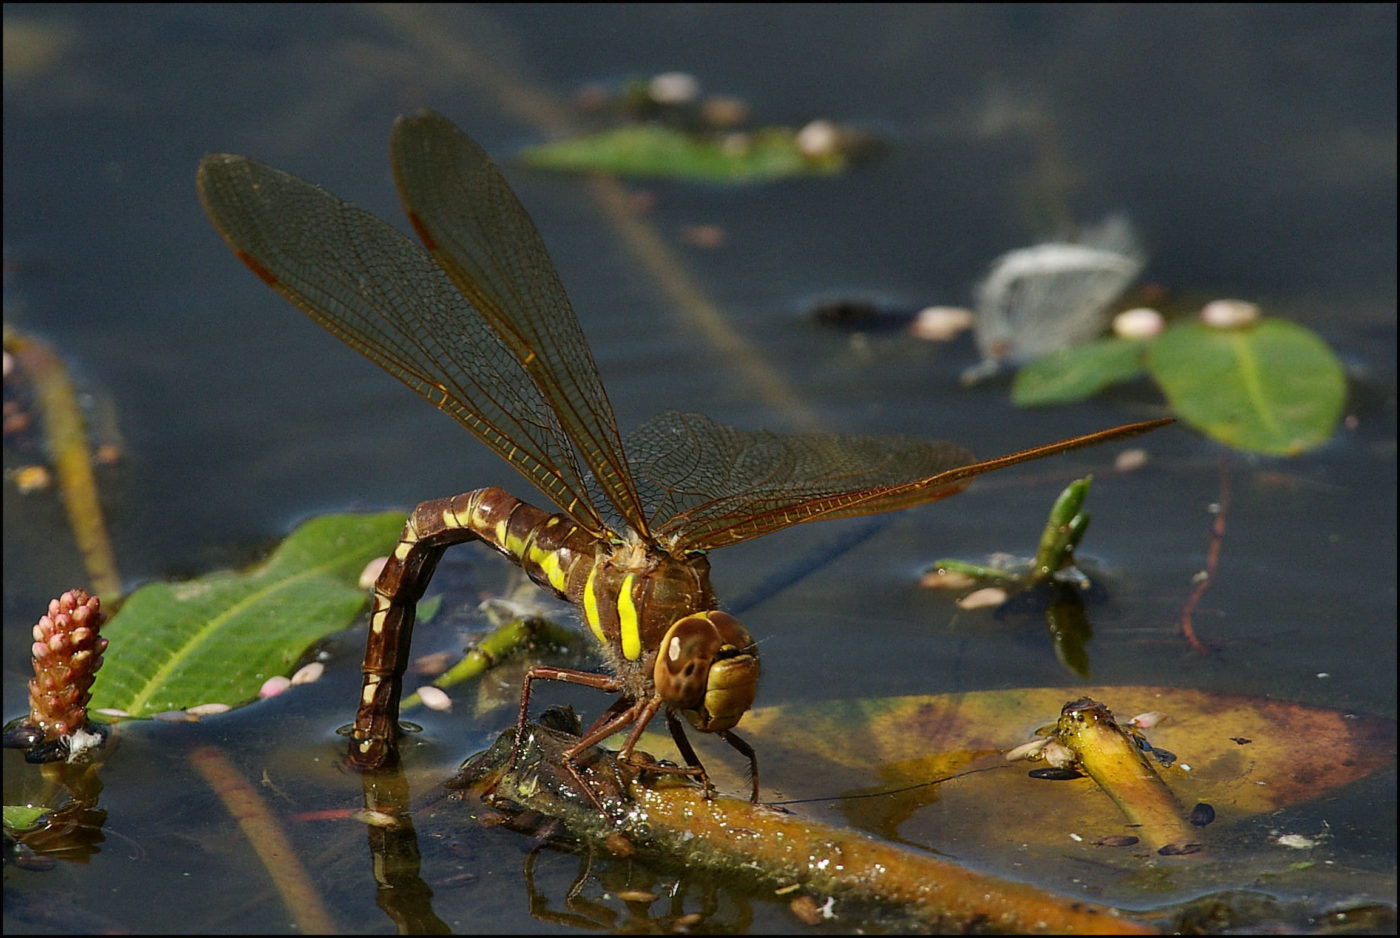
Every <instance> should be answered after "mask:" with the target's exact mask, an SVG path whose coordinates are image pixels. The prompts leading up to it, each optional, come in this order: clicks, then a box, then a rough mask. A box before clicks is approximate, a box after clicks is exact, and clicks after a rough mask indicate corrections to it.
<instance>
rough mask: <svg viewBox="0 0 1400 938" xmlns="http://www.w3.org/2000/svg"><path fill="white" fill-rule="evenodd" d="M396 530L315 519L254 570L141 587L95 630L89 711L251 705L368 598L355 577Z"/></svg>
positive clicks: (360, 519)
mask: <svg viewBox="0 0 1400 938" xmlns="http://www.w3.org/2000/svg"><path fill="white" fill-rule="evenodd" d="M402 526H403V515H402V514H399V513H396V512H395V513H385V514H376V515H329V516H326V517H322V518H314V519H312V520H311V521H308V522H306V523H305V524H303V525H302V526H301V527H299V528H297V529H296V530H295V531H294V532H292V534H291V535H290V536H289V537H288V538H287V539H286V540H285V541H283V542H282V544H281V546H279V547H278V548H277V550H276V551H275V552H274V553H273V555H272V556H271V557H270V558H268V560H267V561H266V562H265V563H263V564H262V565H260V566H259V567H257V568H256V569H254V570H252V571H249V572H246V573H232V572H227V571H224V572H219V573H212V574H209V575H208V576H205V577H201V578H200V579H197V580H192V581H190V582H186V583H175V584H168V583H155V584H151V585H149V586H144V587H142V588H141V589H139V590H137V591H136V592H135V593H133V594H132V595H131V597H130V598H129V599H127V601H126V603H125V604H124V605H123V606H122V609H121V611H120V612H119V613H118V614H117V615H116V616H114V617H113V618H112V621H111V622H110V623H108V624H107V625H106V626H104V627H103V630H102V634H103V635H104V636H106V637H107V638H108V640H109V641H110V644H109V646H108V649H107V654H106V664H105V665H104V666H103V669H102V671H101V673H99V674H98V676H97V683H96V685H95V686H94V688H93V700H92V704H91V706H92V707H93V708H94V709H96V708H115V709H118V710H124V711H126V712H127V713H130V714H131V715H132V716H150V715H152V714H154V713H159V712H161V711H165V710H178V709H184V708H187V707H191V706H195V705H198V704H205V703H225V704H228V705H230V706H237V705H238V704H241V703H243V702H245V701H248V700H250V699H252V698H254V697H256V696H257V692H258V688H259V686H260V685H261V684H262V682H263V681H265V680H266V679H267V678H269V677H272V676H274V675H278V674H286V673H287V672H288V671H289V670H290V669H291V666H292V665H293V664H295V663H296V662H297V660H298V659H299V658H300V657H301V656H302V654H303V653H304V652H305V651H306V649H307V647H308V646H309V645H311V644H312V643H313V642H315V641H316V640H317V639H319V638H320V637H322V636H324V635H327V634H329V633H331V632H335V631H338V630H340V629H343V628H346V627H348V626H349V625H350V624H351V622H352V621H353V620H354V617H355V616H356V615H357V614H358V612H359V611H360V610H361V609H362V608H363V607H364V605H365V599H366V597H367V593H366V591H365V590H363V589H361V588H360V587H359V586H358V584H357V580H358V578H359V575H360V571H361V570H362V569H363V568H364V566H365V564H366V563H368V562H369V561H370V560H372V559H373V558H374V557H376V556H378V555H381V554H383V553H385V552H386V551H387V550H388V549H389V548H390V547H392V546H393V544H394V543H395V540H396V538H397V537H398V534H399V531H400V529H401V528H402Z"/></svg>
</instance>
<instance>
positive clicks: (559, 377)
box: [392, 111, 646, 534]
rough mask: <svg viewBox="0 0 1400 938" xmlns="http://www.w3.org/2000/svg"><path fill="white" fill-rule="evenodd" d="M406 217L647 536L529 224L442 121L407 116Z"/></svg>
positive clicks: (402, 147) (576, 329)
mask: <svg viewBox="0 0 1400 938" xmlns="http://www.w3.org/2000/svg"><path fill="white" fill-rule="evenodd" d="M392 151H393V166H394V178H395V181H396V182H397V184H398V188H399V197H400V199H401V200H402V202H403V206H404V211H406V212H407V213H408V216H409V219H410V220H411V221H412V222H413V226H414V228H415V229H416V230H417V232H418V235H419V236H420V237H421V238H422V239H423V243H424V244H425V245H427V247H428V250H429V251H430V252H431V253H432V255H433V257H434V259H436V260H437V262H438V264H440V265H441V266H442V268H443V269H444V270H445V271H447V273H448V275H449V276H450V277H451V278H452V280H453V282H455V283H456V284H457V287H458V289H460V290H461V291H462V292H463V293H464V294H465V295H466V296H467V297H468V298H469V299H470V300H471V301H472V304H473V305H474V306H475V307H476V308H477V309H478V310H480V311H481V314H482V315H483V316H484V317H486V319H487V320H488V321H489V322H490V324H491V326H492V327H493V328H494V329H495V330H496V332H497V334H498V335H499V336H500V339H501V341H502V342H503V343H504V344H505V346H506V347H507V348H509V349H510V350H511V352H512V353H513V354H514V355H515V357H516V359H517V360H518V361H519V362H520V365H521V367H522V368H524V370H525V371H526V372H527V373H528V374H529V375H530V377H531V379H532V380H533V381H534V384H535V386H536V387H537V388H538V390H539V393H540V394H541V395H542V396H543V398H544V399H545V400H546V401H547V402H548V403H549V405H550V407H551V408H552V409H553V411H554V413H555V414H557V415H558V418H559V422H560V424H561V425H562V426H563V429H564V431H565V433H567V434H568V435H569V437H570V438H571V439H572V440H573V442H574V445H575V447H576V448H577V450H578V453H579V456H580V458H581V459H582V461H583V463H584V465H585V466H586V467H587V468H588V470H589V471H590V472H591V473H592V475H593V479H594V480H596V483H597V485H598V487H599V488H600V489H601V491H602V493H603V494H604V496H605V497H606V498H607V500H608V501H609V502H610V503H611V504H612V506H613V507H614V508H615V509H616V510H617V512H618V514H619V515H620V516H621V518H622V520H623V521H625V522H626V523H627V524H628V525H630V526H631V527H632V528H633V530H635V531H637V532H638V533H641V534H645V533H646V518H645V517H644V515H643V513H642V510H641V503H640V501H639V499H638V496H637V492H636V488H635V485H634V483H633V481H632V474H631V471H630V469H629V467H628V464H627V459H626V456H625V455H624V450H623V448H622V441H621V438H620V434H619V433H618V430H617V420H616V418H615V417H614V416H613V410H612V405H611V404H610V403H609V402H608V395H607V392H606V391H605V390H604V388H603V382H602V379H601V378H600V377H599V375H598V366H597V364H595V363H594V361H593V354H592V352H590V351H589V348H588V342H587V341H586V340H585V338H584V336H583V330H582V329H581V328H580V326H579V322H578V317H577V316H576V315H575V314H574V311H573V307H572V306H571V305H570V304H569V298H568V296H567V295H566V294H565V292H564V287H563V284H561V283H560V281H559V274H558V273H557V271H556V270H555V268H554V264H553V262H551V261H550V259H549V252H548V251H547V250H545V246H544V242H543V241H542V240H541V239H540V236H539V232H538V231H536V230H535V226H534V223H533V222H532V221H531V220H530V216H529V215H528V214H527V213H526V212H525V209H524V208H523V207H522V206H521V205H520V202H519V200H517V199H516V197H515V194H514V193H513V192H511V190H510V187H509V186H508V185H507V184H506V181H505V178H504V177H502V176H501V173H500V170H498V169H497V168H496V166H495V165H494V164H493V163H492V162H491V160H490V158H489V157H488V156H487V155H486V153H485V151H483V150H482V149H481V147H480V146H478V145H477V144H476V143H475V141H473V140H472V139H471V138H470V137H468V136H467V135H466V134H464V133H462V131H460V130H458V129H457V128H456V127H455V126H454V125H453V124H452V123H451V122H450V121H448V120H447V119H446V118H444V117H443V116H442V115H440V114H437V113H434V112H432V111H419V112H418V113H417V114H412V115H409V116H406V117H400V118H399V119H398V121H397V122H395V124H394V133H393V139H392Z"/></svg>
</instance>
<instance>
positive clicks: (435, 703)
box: [418, 684, 452, 711]
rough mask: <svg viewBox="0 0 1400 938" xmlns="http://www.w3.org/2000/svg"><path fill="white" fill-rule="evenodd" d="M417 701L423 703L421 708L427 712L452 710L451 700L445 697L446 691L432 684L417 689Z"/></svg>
mask: <svg viewBox="0 0 1400 938" xmlns="http://www.w3.org/2000/svg"><path fill="white" fill-rule="evenodd" d="M418 699H419V700H421V701H423V706H425V707H427V708H428V709H429V710H442V711H447V710H451V709H452V698H451V697H449V696H447V691H445V690H443V689H442V688H441V687H435V686H434V685H432V684H424V685H423V686H422V687H420V688H418Z"/></svg>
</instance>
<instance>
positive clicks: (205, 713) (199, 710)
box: [185, 703, 233, 717]
mask: <svg viewBox="0 0 1400 938" xmlns="http://www.w3.org/2000/svg"><path fill="white" fill-rule="evenodd" d="M232 709H233V708H232V707H230V706H229V705H228V704H226V703H207V704H200V705H199V706H197V707H190V708H189V709H188V710H186V711H185V712H186V713H188V714H189V715H190V716H192V717H212V716H217V715H218V714H220V713H228V712H229V711H230V710H232Z"/></svg>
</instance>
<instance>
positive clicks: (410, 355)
mask: <svg viewBox="0 0 1400 938" xmlns="http://www.w3.org/2000/svg"><path fill="white" fill-rule="evenodd" d="M198 186H199V196H200V201H201V202H202V203H203V205H204V210H205V212H206V213H207V214H208V215H209V218H210V219H211V220H212V221H213V223H214V226H215V228H217V229H218V231H219V234H220V235H222V236H223V239H224V240H225V241H226V242H227V243H228V245H229V247H231V248H232V249H233V251H234V253H235V254H237V255H238V256H239V258H241V259H242V260H243V261H244V262H245V263H246V264H247V265H248V266H249V267H251V268H252V269H253V272H254V273H256V274H257V275H258V276H259V277H261V278H262V279H263V280H265V281H266V282H267V283H268V284H269V285H271V286H272V288H273V289H275V290H276V291H277V292H279V293H281V294H282V295H283V296H284V297H286V298H287V299H288V300H290V301H291V302H292V303H294V304H295V305H297V306H298V307H300V308H301V310H302V311H303V312H305V313H306V314H307V315H309V316H310V317H311V318H312V319H314V320H316V321H317V322H319V323H320V324H321V325H322V326H324V327H325V328H326V329H328V330H330V331H331V332H332V333H334V334H335V335H336V336H338V337H339V338H340V339H341V340H342V341H344V342H345V343H346V344H348V345H350V346H351V347H352V348H354V349H356V350H358V351H359V352H361V353H362V354H364V355H365V356H366V357H368V358H370V359H371V360H373V361H375V362H376V363H378V364H379V365H380V366H381V367H382V368H384V369H385V370H386V371H388V372H389V373H390V374H392V375H393V376H394V377H396V378H398V379H399V380H400V381H402V382H403V383H404V384H406V385H408V386H409V387H411V388H413V390H415V391H417V392H418V393H419V394H421V395H422V396H423V397H425V398H427V399H428V400H429V401H431V402H432V403H433V404H434V405H436V406H437V407H439V408H440V409H442V410H443V411H445V412H446V413H448V414H449V415H450V416H452V417H453V418H454V419H455V420H457V422H458V423H460V424H462V425H463V426H464V427H466V428H467V429H468V430H470V431H471V432H472V433H474V434H475V435H476V436H477V438H478V439H480V440H481V441H482V442H483V443H485V444H486V445H487V446H489V447H491V448H492V449H493V450H495V451H496V453H497V454H499V455H500V456H501V457H502V458H504V459H505V460H506V461H507V462H509V463H510V464H511V465H512V466H514V467H515V468H516V469H517V470H519V471H520V472H521V473H522V474H524V475H525V477H526V478H528V479H529V480H530V481H531V482H532V483H534V484H535V485H536V486H537V487H538V488H539V489H540V490H541V491H543V492H544V494H545V495H547V496H548V497H549V498H550V499H551V500H552V501H554V502H555V503H556V504H557V505H559V506H560V507H561V508H563V509H564V510H565V511H566V512H567V513H568V514H569V515H570V516H571V517H572V518H573V519H574V520H576V521H577V522H578V523H579V524H581V525H582V526H583V527H585V528H587V529H589V530H592V531H594V532H602V531H603V530H604V529H605V528H604V524H603V522H602V520H601V518H600V516H599V514H598V511H597V509H596V508H594V506H593V504H592V503H591V502H590V501H589V498H588V489H587V486H586V485H585V482H584V475H583V472H582V471H581V470H580V467H579V461H578V459H577V457H576V456H575V453H574V451H573V448H572V446H571V444H570V437H569V435H568V434H567V433H565V432H564V429H563V428H562V427H561V426H560V423H559V420H558V419H557V418H556V416H555V413H554V410H553V408H552V406H551V403H550V402H549V401H546V400H545V399H544V397H543V396H542V395H541V394H540V392H539V390H538V388H537V387H536V385H535V383H534V382H533V381H532V380H530V378H529V377H528V376H527V374H526V373H525V371H524V369H523V368H522V367H521V365H520V363H519V361H518V360H517V358H516V356H515V354H514V352H513V351H512V350H511V349H510V348H509V347H507V345H506V344H505V342H504V341H503V340H502V339H501V338H500V337H499V336H498V335H497V333H496V331H495V330H494V329H492V328H491V326H490V325H489V324H488V323H487V321H486V320H485V319H484V318H483V317H482V315H481V313H480V312H478V311H477V310H476V309H475V308H473V306H472V304H471V303H469V302H468V301H467V299H465V298H464V297H463V296H462V294H461V293H460V291H458V289H457V288H456V287H455V286H454V285H453V282H452V281H451V280H450V279H449V278H448V276H447V275H446V274H445V273H444V272H443V271H442V270H441V269H440V268H439V267H438V266H437V264H435V263H434V262H433V260H432V258H431V257H429V256H428V255H427V254H426V253H425V252H424V251H423V249H422V248H420V247H419V246H418V245H417V244H415V243H414V242H413V240H412V239H410V238H409V237H407V236H406V235H404V234H402V233H401V232H399V231H397V230H396V229H394V228H392V227H391V226H389V225H388V224H386V223H385V222H383V221H381V220H380V219H378V218H376V217H375V216H373V215H371V214H369V213H368V212H366V211H364V210H363V209H360V208H359V207H357V206H355V205H353V204H351V203H349V202H345V201H342V200H341V199H338V198H336V197H335V196H334V195H332V194H331V193H329V192H327V191H326V190H324V189H321V188H320V187H318V186H314V185H312V184H311V183H309V182H306V181H305V180H302V179H299V178H297V177H296V176H293V175H291V174H289V173H285V172H282V171H281V170H277V169H273V168H271V167H269V166H265V165H263V164H262V163H259V162H257V161H255V160H250V159H248V158H247V157H242V156H233V155H230V154H210V155H209V156H206V157H205V158H204V159H203V160H202V161H201V162H200V165H199V177H198Z"/></svg>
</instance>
